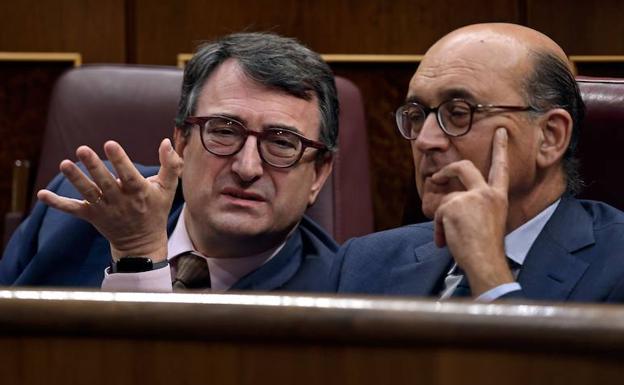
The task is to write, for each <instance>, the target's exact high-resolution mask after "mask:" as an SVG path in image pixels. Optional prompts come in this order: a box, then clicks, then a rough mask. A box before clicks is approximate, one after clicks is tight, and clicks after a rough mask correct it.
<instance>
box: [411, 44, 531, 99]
mask: <svg viewBox="0 0 624 385" xmlns="http://www.w3.org/2000/svg"><path fill="white" fill-rule="evenodd" d="M529 68H530V65H529V61H528V52H527V50H526V49H522V48H518V47H510V46H509V45H507V44H505V42H504V41H502V40H493V41H480V40H475V39H472V40H457V41H454V42H450V44H445V45H438V46H434V47H432V49H431V50H429V51H428V52H427V54H426V55H425V57H424V58H423V61H422V62H421V64H420V66H419V67H418V69H417V71H416V73H415V74H414V77H413V78H412V80H411V81H410V86H409V94H408V98H410V97H414V96H418V95H419V94H423V96H425V95H426V96H427V97H431V98H436V99H440V98H442V99H448V98H454V97H458V98H465V99H471V98H472V97H475V98H476V97H479V96H480V95H482V96H487V94H488V93H489V92H490V91H493V90H496V89H499V88H509V87H512V88H516V87H517V86H518V85H519V82H520V81H521V79H523V78H524V77H525V76H526V73H527V72H528V70H529ZM439 101H442V100H439Z"/></svg>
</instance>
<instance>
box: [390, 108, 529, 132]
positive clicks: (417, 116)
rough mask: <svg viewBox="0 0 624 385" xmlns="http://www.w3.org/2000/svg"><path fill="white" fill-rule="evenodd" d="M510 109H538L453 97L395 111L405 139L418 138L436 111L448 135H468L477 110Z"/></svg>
mask: <svg viewBox="0 0 624 385" xmlns="http://www.w3.org/2000/svg"><path fill="white" fill-rule="evenodd" d="M490 110H508V111H530V110H532V111H536V110H535V108H533V107H531V106H495V105H492V104H486V105H484V104H471V103H469V102H468V101H466V100H464V99H451V100H447V101H445V102H442V103H440V105H439V106H437V107H425V106H423V105H421V104H418V103H406V104H405V105H403V106H401V107H399V108H398V109H397V110H396V112H395V114H394V115H395V118H396V123H397V126H398V128H399V132H400V133H401V135H402V136H403V137H404V138H405V139H409V140H414V139H416V138H418V135H419V134H420V131H421V130H422V128H423V125H424V123H425V120H426V119H427V116H429V114H430V113H432V112H435V113H436V118H437V121H438V124H439V125H440V128H442V131H444V133H445V134H446V135H448V136H453V137H455V136H462V135H466V134H467V133H468V131H470V129H471V128H472V120H473V117H474V114H475V112H476V111H490Z"/></svg>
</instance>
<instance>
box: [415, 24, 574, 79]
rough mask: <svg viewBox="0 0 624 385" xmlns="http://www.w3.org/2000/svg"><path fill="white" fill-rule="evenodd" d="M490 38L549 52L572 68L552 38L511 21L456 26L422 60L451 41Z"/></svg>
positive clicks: (531, 49)
mask: <svg viewBox="0 0 624 385" xmlns="http://www.w3.org/2000/svg"><path fill="white" fill-rule="evenodd" d="M490 39H496V40H498V41H499V42H500V41H501V40H503V41H504V40H507V41H509V42H510V43H514V44H515V45H518V46H522V47H524V49H526V51H527V52H545V53H550V54H552V55H554V56H556V57H558V58H559V59H561V60H562V61H564V62H565V63H566V64H567V65H568V68H569V69H570V70H573V66H572V64H571V63H570V61H569V59H568V56H567V55H566V53H565V52H564V50H563V48H561V47H560V46H559V45H558V44H557V43H556V42H555V41H554V40H552V39H551V38H550V37H548V36H547V35H545V34H544V33H542V32H539V31H537V30H534V29H532V28H529V27H525V26H522V25H518V24H511V23H482V24H471V25H467V26H464V27H461V28H458V29H456V30H454V31H451V32H449V33H448V34H446V35H444V36H443V37H442V38H440V39H439V40H438V41H436V42H435V43H434V44H433V45H432V46H431V48H429V50H428V51H427V53H426V54H425V57H424V58H423V60H426V58H427V54H428V53H430V52H435V51H437V50H439V49H441V48H443V47H444V46H445V45H447V44H451V43H452V42H458V41H466V42H467V41H477V40H479V41H487V40H490Z"/></svg>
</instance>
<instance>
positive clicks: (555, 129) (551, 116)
mask: <svg viewBox="0 0 624 385" xmlns="http://www.w3.org/2000/svg"><path fill="white" fill-rule="evenodd" d="M572 126H573V121H572V116H570V113H568V111H566V110H564V109H563V108H555V109H552V110H550V111H548V112H546V113H545V114H544V115H543V116H542V117H541V118H540V128H541V138H540V140H541V142H540V144H539V148H538V151H537V165H538V167H540V168H548V167H550V166H552V165H554V164H556V163H558V162H559V161H560V160H561V159H562V158H563V155H564V154H565V152H566V150H567V149H568V146H569V144H570V139H571V138H572Z"/></svg>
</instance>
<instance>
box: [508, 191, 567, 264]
mask: <svg viewBox="0 0 624 385" xmlns="http://www.w3.org/2000/svg"><path fill="white" fill-rule="evenodd" d="M559 202H561V199H557V201H555V203H553V204H551V205H550V206H548V207H546V208H545V209H544V210H542V212H540V213H539V214H537V215H536V216H535V217H533V218H531V220H530V221H528V222H526V223H524V224H523V225H522V226H520V227H518V228H517V229H515V230H514V231H512V232H511V233H509V234H507V236H505V254H506V255H507V257H508V258H509V259H511V260H512V261H514V262H516V263H517V264H518V265H520V266H522V264H524V260H525V259H526V256H527V254H528V253H529V250H530V249H531V246H533V243H534V242H535V240H536V239H537V236H538V235H539V234H540V233H541V232H542V229H543V228H544V226H546V223H547V222H548V220H549V219H550V217H551V216H552V215H553V213H554V212H555V210H556V209H557V206H558V205H559Z"/></svg>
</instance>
